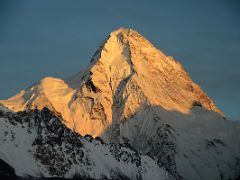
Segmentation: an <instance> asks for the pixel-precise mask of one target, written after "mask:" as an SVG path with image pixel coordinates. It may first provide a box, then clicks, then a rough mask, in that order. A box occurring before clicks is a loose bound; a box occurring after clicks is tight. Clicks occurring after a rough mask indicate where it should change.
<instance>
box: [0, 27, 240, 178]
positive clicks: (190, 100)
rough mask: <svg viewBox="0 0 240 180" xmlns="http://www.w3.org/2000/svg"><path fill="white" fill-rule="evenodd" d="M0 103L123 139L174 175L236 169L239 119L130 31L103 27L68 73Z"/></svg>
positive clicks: (220, 174) (229, 174) (232, 173)
mask: <svg viewBox="0 0 240 180" xmlns="http://www.w3.org/2000/svg"><path fill="white" fill-rule="evenodd" d="M0 103H2V104H3V105H4V106H6V107H7V108H9V109H10V110H12V111H14V112H19V111H29V110H33V109H39V110H41V109H43V108H44V107H47V108H48V109H49V110H50V111H51V112H53V113H54V114H56V115H58V116H59V117H61V120H62V123H63V124H64V125H65V126H66V127H67V128H69V129H71V130H72V131H74V132H76V133H79V134H81V135H82V136H84V135H87V134H90V135H91V136H93V137H101V138H102V139H103V140H104V141H105V142H111V143H115V144H119V143H120V144H124V143H128V144H130V145H131V146H133V147H134V148H135V149H137V150H138V151H139V152H140V153H143V154H148V155H150V156H151V157H153V158H154V159H155V160H156V162H157V164H158V166H159V167H164V168H165V169H166V170H167V171H168V172H169V173H170V174H171V176H172V177H174V178H175V179H181V178H184V179H228V178H234V177H237V176H238V175H240V174H239V173H240V167H239V164H240V140H239V139H240V138H239V132H240V125H239V124H238V123H236V122H231V121H229V120H227V119H226V118H225V117H224V114H223V113H222V112H221V111H220V110H219V109H218V108H217V107H216V106H215V104H214V103H213V101H212V100H211V99H210V98H209V97H208V96H207V95H206V93H204V92H203V90H202V89H201V88H200V87H199V86H198V85H197V84H195V83H194V82H193V81H192V80H191V78H190V77H189V76H188V74H187V73H186V71H185V70H184V69H183V67H182V66H181V64H180V63H178V62H177V61H175V60H174V59H173V58H172V57H169V56H166V55H165V54H164V53H163V52H161V51H160V50H158V49H157V48H156V47H154V46H153V45H152V44H151V43H150V42H149V41H148V40H147V39H146V38H144V37H143V36H142V35H140V34H139V33H138V32H136V31H134V30H132V29H124V28H120V29H118V30H116V31H114V32H112V33H110V35H109V37H108V38H107V39H106V40H105V41H104V43H103V44H101V45H100V47H99V48H98V50H97V51H96V53H95V54H94V56H93V58H92V59H91V62H90V65H89V67H87V68H86V69H84V70H82V71H81V72H79V73H78V74H76V75H75V76H72V77H70V78H67V79H64V80H61V79H57V78H52V77H47V78H44V79H42V80H41V81H40V82H39V83H37V84H35V85H33V86H32V87H30V88H28V89H26V90H23V91H21V92H20V93H18V94H17V95H15V96H13V97H12V98H10V99H8V100H1V101H0Z"/></svg>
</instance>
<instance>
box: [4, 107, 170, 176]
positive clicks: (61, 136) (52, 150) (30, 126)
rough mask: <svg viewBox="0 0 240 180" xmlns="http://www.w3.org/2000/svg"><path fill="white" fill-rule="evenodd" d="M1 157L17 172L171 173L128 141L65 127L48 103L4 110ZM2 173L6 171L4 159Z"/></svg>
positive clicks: (53, 173) (120, 174)
mask: <svg viewBox="0 0 240 180" xmlns="http://www.w3.org/2000/svg"><path fill="white" fill-rule="evenodd" d="M0 125H1V126H0V127H1V133H0V159H1V161H3V162H5V163H8V164H9V165H11V166H12V167H14V169H15V171H16V172H15V173H16V174H17V175H19V176H23V177H24V176H26V175H27V176H30V177H35V178H40V177H42V178H43V177H54V176H56V177H65V178H71V177H74V176H76V175H80V177H81V176H84V177H88V178H89V179H121V177H122V178H123V179H125V178H126V179H148V178H149V177H151V178H153V179H156V180H158V179H168V173H167V172H166V171H165V170H163V169H162V168H160V167H159V166H158V165H157V163H156V162H155V161H154V160H153V159H152V158H150V157H149V156H147V155H142V154H140V153H138V152H137V151H136V150H135V149H134V148H132V147H131V146H130V145H129V144H127V143H125V144H121V145H120V144H114V143H108V144H106V143H104V142H103V140H102V139H101V138H99V137H97V138H95V139H94V138H93V137H92V136H90V135H86V136H84V137H83V136H81V135H79V134H78V133H75V132H73V131H72V130H70V129H69V128H67V127H66V126H65V125H64V124H63V123H62V120H61V118H60V117H57V116H56V115H54V114H53V113H52V112H51V111H50V110H48V109H47V108H43V109H42V110H38V109H34V110H29V111H22V112H18V113H12V112H10V111H3V110H0ZM0 165H1V166H0V175H1V171H3V167H4V168H5V167H6V165H5V166H2V164H1V163H0Z"/></svg>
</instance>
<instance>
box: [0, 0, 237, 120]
mask: <svg viewBox="0 0 240 180" xmlns="http://www.w3.org/2000/svg"><path fill="white" fill-rule="evenodd" d="M118 27H128V28H133V29H136V30H137V31H139V32H140V33H141V34H143V35H144V36H145V37H146V38H148V39H149V40H150V41H151V42H152V43H153V44H154V45H155V46H156V47H158V48H159V49H161V50H162V51H163V52H164V53H165V54H167V55H171V56H173V57H174V58H175V59H176V60H178V61H180V62H181V63H182V64H183V66H184V68H185V69H186V70H187V72H188V73H189V74H190V76H191V77H192V79H193V80H194V81H195V82H197V83H198V84H199V85H200V86H201V87H202V88H203V89H204V90H205V91H206V92H207V94H208V95H209V96H210V97H211V98H212V99H213V100H214V102H215V103H216V104H217V106H218V107H219V108H220V109H221V110H222V111H223V112H224V113H225V115H226V116H227V117H229V118H231V119H233V120H240V93H239V89H240V70H239V68H240V3H239V1H238V0H201V1H197V0H182V1H179V0H169V1H164V0H155V1H152V0H145V1H141V0H136V1H134V0H132V1H130V0H122V1H115V0H102V1H100V0H89V1H85V0H82V1H81V0H76V1H74V0H70V1H69V0H65V1H62V0H48V1H47V0H41V1H37V0H12V1H8V0H1V1H0V98H1V99H5V98H8V97H10V96H12V95H14V94H15V93H17V92H18V91H20V90H21V89H25V88H26V87H29V86H30V85H32V84H33V83H35V82H37V81H38V80H39V79H41V78H42V77H44V76H54V77H60V78H64V77H67V76H70V75H73V74H74V73H76V72H78V71H79V70H80V69H81V68H83V67H85V66H86V65H88V64H89V61H90V59H91V57H92V55H93V53H94V51H95V50H96V49H97V47H98V45H99V44H100V42H101V41H102V40H103V39H104V38H106V37H107V36H108V34H109V32H111V31H113V30H115V29H117V28H118Z"/></svg>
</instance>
